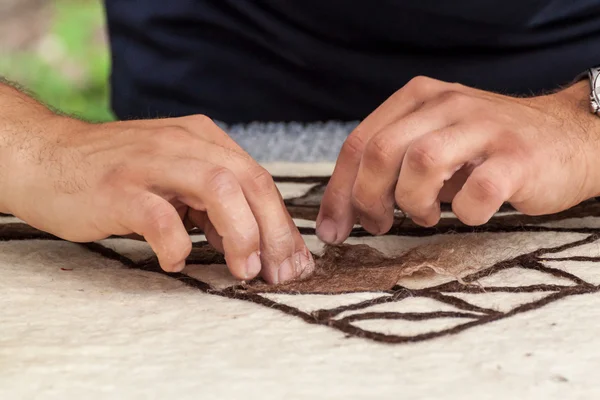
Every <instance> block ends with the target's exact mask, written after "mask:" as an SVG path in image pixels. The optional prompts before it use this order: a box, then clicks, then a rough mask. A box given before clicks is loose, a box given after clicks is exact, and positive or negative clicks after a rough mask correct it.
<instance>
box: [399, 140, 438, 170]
mask: <svg viewBox="0 0 600 400" xmlns="http://www.w3.org/2000/svg"><path fill="white" fill-rule="evenodd" d="M406 164H407V166H408V168H410V169H411V170H413V171H415V172H417V173H426V172H428V171H431V170H434V169H438V168H440V167H441V166H442V158H441V152H440V151H439V146H438V145H437V141H436V140H432V139H427V140H420V141H418V142H416V143H413V145H412V146H410V148H409V149H408V151H407V153H406Z"/></svg>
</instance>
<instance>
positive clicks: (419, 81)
mask: <svg viewBox="0 0 600 400" xmlns="http://www.w3.org/2000/svg"><path fill="white" fill-rule="evenodd" d="M439 84H440V81H438V80H436V79H433V78H429V77H427V76H423V75H418V76H415V77H414V78H412V79H411V80H410V81H408V83H407V84H406V85H405V86H404V87H405V88H406V89H407V90H409V91H410V92H412V93H416V94H425V93H429V92H430V91H431V90H433V89H435V88H436V87H437V86H439Z"/></svg>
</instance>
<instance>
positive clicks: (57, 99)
mask: <svg viewBox="0 0 600 400" xmlns="http://www.w3.org/2000/svg"><path fill="white" fill-rule="evenodd" d="M52 7H54V10H53V11H54V12H53V14H52V21H51V23H50V30H49V32H48V33H47V35H46V38H47V39H45V40H44V41H42V45H41V46H40V49H37V50H28V51H25V52H17V53H13V54H9V55H4V56H2V59H0V75H2V76H4V77H6V78H8V79H9V80H14V81H16V82H18V83H19V84H21V85H23V86H24V87H25V88H27V89H28V90H29V91H30V92H33V93H34V94H35V96H36V97H37V98H38V99H39V100H41V101H43V102H44V103H46V104H48V105H49V106H51V107H53V108H54V109H57V110H60V111H62V112H64V113H67V114H71V115H75V116H77V117H80V118H83V119H86V120H90V121H95V122H101V121H108V120H112V119H113V115H112V113H111V111H110V109H109V104H108V73H109V63H110V57H109V53H108V48H107V45H106V43H105V40H104V39H103V34H102V32H103V26H104V12H103V8H102V7H103V6H102V2H101V1H100V0H85V1H84V0H56V1H55V2H54V4H53V5H52Z"/></svg>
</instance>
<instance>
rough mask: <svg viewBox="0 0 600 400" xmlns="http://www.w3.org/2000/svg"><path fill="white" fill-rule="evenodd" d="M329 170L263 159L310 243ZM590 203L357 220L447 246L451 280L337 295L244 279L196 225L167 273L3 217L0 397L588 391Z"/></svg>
mask: <svg viewBox="0 0 600 400" xmlns="http://www.w3.org/2000/svg"><path fill="white" fill-rule="evenodd" d="M331 167H332V166H331V165H327V164H310V165H292V164H276V165H271V166H269V169H270V170H271V171H272V172H273V173H274V174H276V175H278V176H279V177H278V179H277V180H278V182H279V185H280V187H281V190H282V193H283V195H284V197H286V204H288V207H289V208H290V211H291V212H292V214H293V215H294V217H295V218H296V219H295V221H296V222H297V224H298V225H299V226H300V227H301V231H302V233H303V234H304V237H305V239H306V241H307V243H308V244H309V246H310V248H311V250H312V251H314V252H316V253H319V252H321V251H322V249H323V246H322V244H321V243H320V242H319V241H318V240H317V239H316V237H315V236H314V221H313V220H314V216H315V215H316V207H317V206H318V193H320V192H322V188H320V187H319V186H322V185H323V184H324V183H325V182H326V181H327V179H326V176H327V175H328V174H329V173H330V171H331ZM306 177H308V178H306ZM323 177H325V178H323ZM307 192H310V193H309V195H308V196H303V193H307ZM598 209H599V203H598V202H596V201H589V202H586V203H585V204H582V205H581V206H579V207H576V208H575V209H573V210H569V211H568V212H565V213H561V214H558V215H554V216H547V217H525V216H521V215H518V214H515V212H514V211H512V210H511V209H510V207H504V208H502V209H501V211H500V212H499V214H498V215H496V216H495V217H494V219H493V220H492V222H491V223H490V224H489V225H486V226H485V227H482V228H480V229H478V230H477V231H476V233H474V232H473V229H472V228H470V227H466V226H464V225H462V224H460V223H459V222H458V221H457V220H456V219H455V218H453V216H452V214H451V213H450V212H449V211H445V212H444V217H443V219H442V221H441V223H440V225H439V226H438V227H437V228H433V229H423V228H419V227H417V226H415V225H414V224H412V223H411V222H410V221H408V220H405V219H403V218H401V216H399V218H398V219H397V221H396V222H395V224H394V227H393V229H392V231H391V232H390V233H389V234H387V235H384V236H381V237H376V238H375V237H371V236H370V235H368V234H367V233H366V232H364V231H363V230H362V229H361V228H360V227H356V228H355V229H354V230H353V232H352V237H351V238H350V239H349V240H348V243H350V244H354V245H357V244H367V245H369V246H371V247H373V248H376V249H377V250H378V251H380V252H381V253H382V254H384V255H385V256H386V257H388V258H389V257H395V256H399V255H401V254H404V253H406V252H407V251H408V252H409V253H410V251H411V249H413V251H416V252H417V253H418V252H419V250H418V249H421V250H422V249H430V250H432V249H434V250H435V249H438V250H439V249H446V250H447V249H449V248H451V249H455V251H454V252H452V253H451V254H446V255H445V258H444V260H446V264H444V265H446V266H448V267H451V266H453V265H454V266H455V265H458V264H460V265H461V267H460V268H459V270H458V275H459V278H460V279H457V278H456V277H455V276H453V274H447V275H444V274H430V273H427V274H416V275H411V276H404V277H401V278H400V279H399V280H398V282H396V284H394V285H391V287H389V288H388V289H385V290H377V291H374V290H362V289H361V288H354V290H351V291H349V292H346V293H336V294H323V293H310V294H296V293H295V292H294V291H291V292H289V291H288V292H286V291H285V290H283V291H282V290H280V291H278V292H268V291H260V290H252V291H249V290H247V287H245V285H242V284H241V283H240V282H237V281H235V280H234V279H233V278H232V277H231V275H230V274H229V273H228V271H227V269H226V267H225V265H223V264H222V262H223V259H222V257H221V256H220V255H219V254H217V253H215V252H214V251H213V250H212V249H211V248H210V247H209V246H207V245H206V243H205V242H204V238H203V237H202V236H201V235H194V236H193V238H194V241H195V245H194V250H193V252H192V254H191V255H190V257H189V259H188V266H187V267H186V269H185V270H184V271H183V273H181V274H165V273H162V272H161V271H160V269H159V268H158V264H157V262H156V259H155V258H154V257H153V255H152V253H151V252H150V249H149V248H148V246H147V245H146V243H144V242H139V241H134V240H128V239H122V238H110V239H106V240H103V241H101V242H98V243H90V244H73V243H67V242H64V241H60V240H57V239H56V238H54V237H52V236H51V235H47V234H43V233H41V232H39V231H36V230H35V229H32V228H30V227H27V226H25V225H22V224H21V223H20V222H19V221H18V220H16V219H14V218H12V217H0V271H1V273H2V279H0V304H2V307H1V308H0V326H1V328H0V398H2V399H29V398H42V399H46V398H56V399H65V398H85V399H99V398H127V399H154V398H156V399H165V398H177V399H198V398H202V399H238V398H252V399H254V398H261V399H281V398H287V399H315V398H345V399H364V398H378V399H398V398H403V399H424V398H443V399H456V400H464V399H478V400H481V399H507V398H510V399H512V398H515V399H536V398H539V399H565V398H569V399H579V398H581V399H591V398H598V396H599V395H600V387H599V386H598V385H597V373H596V370H597V365H598V363H599V362H600V355H599V354H598V352H597V350H596V349H597V347H598V345H599V344H600V342H598V339H597V337H598V332H600V318H598V315H597V314H598V311H597V310H600V294H598V291H600V218H598V217H596V216H597V215H599V213H598ZM473 239H475V240H473ZM461 243H469V246H464V245H463V246H461ZM414 249H417V250H414ZM412 254H415V253H414V252H413V253H412ZM421 255H424V256H426V257H429V258H428V262H431V263H438V262H439V260H440V257H439V253H438V255H437V256H436V253H435V251H426V252H425V253H424V254H421ZM453 257H454V258H453ZM420 259H421V260H422V258H420ZM346 261H348V260H347V259H346ZM448 261H451V262H450V263H448ZM366 262H368V260H366ZM352 263H354V264H353V265H354V266H355V267H356V266H357V265H358V266H359V267H360V264H357V263H356V260H355V259H352ZM436 265H439V264H436ZM465 267H466V268H465ZM363 274H364V278H365V280H368V279H369V274H368V271H363ZM363 289H364V288H363Z"/></svg>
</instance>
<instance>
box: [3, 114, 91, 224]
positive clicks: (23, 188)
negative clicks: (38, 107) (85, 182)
mask: <svg viewBox="0 0 600 400" xmlns="http://www.w3.org/2000/svg"><path fill="white" fill-rule="evenodd" d="M32 111H33V110H32ZM20 117H21V118H19V120H16V119H15V118H14V117H13V118H11V119H10V120H4V121H6V122H7V123H6V124H5V125H4V126H3V127H2V131H0V212H2V213H7V214H14V215H17V214H21V211H22V208H23V206H25V208H27V205H26V204H30V205H31V204H34V203H36V202H37V201H39V198H40V197H39V195H41V196H45V195H47V194H49V193H45V192H43V191H47V190H51V187H48V186H47V185H46V184H45V183H46V181H47V179H46V177H47V175H48V171H49V169H52V168H54V166H53V165H50V163H55V162H56V161H57V160H56V159H55V158H56V157H57V155H56V154H55V151H54V149H56V146H57V144H58V143H59V142H60V141H62V137H63V136H67V135H68V132H70V131H72V130H73V126H75V125H78V124H82V122H81V121H78V120H75V119H72V118H69V117H65V116H61V115H57V114H54V113H51V112H42V113H41V114H40V113H35V112H31V113H29V114H22V115H21V116H20ZM0 118H2V117H0ZM4 121H3V122H4ZM73 167H74V168H76V166H73ZM34 189H35V190H34ZM36 190H37V191H36Z"/></svg>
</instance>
